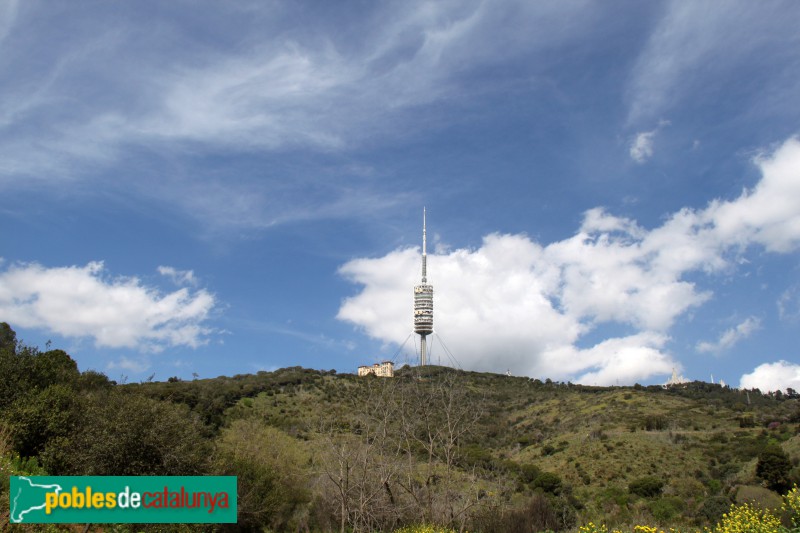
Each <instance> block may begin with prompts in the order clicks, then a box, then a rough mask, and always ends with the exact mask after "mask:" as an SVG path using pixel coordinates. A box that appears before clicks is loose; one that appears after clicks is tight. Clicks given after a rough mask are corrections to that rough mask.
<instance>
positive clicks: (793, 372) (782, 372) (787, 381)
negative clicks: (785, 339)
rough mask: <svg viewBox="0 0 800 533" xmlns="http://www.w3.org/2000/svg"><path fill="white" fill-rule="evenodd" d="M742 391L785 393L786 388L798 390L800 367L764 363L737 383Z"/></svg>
mask: <svg viewBox="0 0 800 533" xmlns="http://www.w3.org/2000/svg"><path fill="white" fill-rule="evenodd" d="M739 387H740V388H742V389H759V390H761V391H762V392H767V391H777V390H781V391H785V390H786V389H787V388H791V389H795V390H800V365H798V364H795V363H789V362H787V361H783V360H781V361H778V362H777V363H764V364H762V365H759V366H757V367H756V368H755V370H753V371H752V372H751V373H749V374H745V375H743V376H742V379H741V380H740V381H739Z"/></svg>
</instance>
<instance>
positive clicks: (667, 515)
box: [649, 497, 686, 524]
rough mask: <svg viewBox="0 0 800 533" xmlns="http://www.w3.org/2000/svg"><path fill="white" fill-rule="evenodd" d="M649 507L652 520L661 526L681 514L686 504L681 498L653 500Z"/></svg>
mask: <svg viewBox="0 0 800 533" xmlns="http://www.w3.org/2000/svg"><path fill="white" fill-rule="evenodd" d="M649 507H650V512H651V513H653V518H655V519H656V520H657V521H658V522H660V523H662V524H663V523H665V522H668V521H670V520H672V519H673V518H675V517H676V516H678V515H679V514H680V513H682V512H683V510H684V509H685V508H686V504H685V503H684V501H683V499H682V498H677V497H671V498H661V499H659V500H655V501H653V502H651V503H650V505H649Z"/></svg>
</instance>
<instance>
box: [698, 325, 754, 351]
mask: <svg viewBox="0 0 800 533" xmlns="http://www.w3.org/2000/svg"><path fill="white" fill-rule="evenodd" d="M760 327H761V320H759V319H758V318H756V317H753V316H751V317H747V318H746V319H745V320H744V321H743V322H741V323H739V324H737V325H736V327H733V328H730V329H727V330H725V332H724V333H722V335H720V337H719V339H717V340H716V341H715V342H708V341H702V342H699V343H697V346H696V347H695V349H696V350H697V351H698V352H700V353H713V354H719V353H721V352H724V351H726V350H729V349H730V348H733V347H734V346H735V345H736V344H737V343H738V342H739V341H741V340H742V339H746V338H747V337H749V336H750V335H752V334H753V333H754V332H755V331H758V329H759V328H760Z"/></svg>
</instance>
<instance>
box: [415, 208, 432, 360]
mask: <svg viewBox="0 0 800 533" xmlns="http://www.w3.org/2000/svg"><path fill="white" fill-rule="evenodd" d="M426 218H427V215H426V210H425V208H424V207H423V208H422V282H421V283H420V284H419V285H415V286H414V332H415V333H416V334H417V335H419V336H420V358H419V364H420V366H425V365H426V364H428V353H427V352H428V350H427V344H426V342H425V341H426V339H425V337H427V336H428V335H429V334H431V333H433V286H431V285H428V250H427V246H428V236H427V228H426V224H427V220H426Z"/></svg>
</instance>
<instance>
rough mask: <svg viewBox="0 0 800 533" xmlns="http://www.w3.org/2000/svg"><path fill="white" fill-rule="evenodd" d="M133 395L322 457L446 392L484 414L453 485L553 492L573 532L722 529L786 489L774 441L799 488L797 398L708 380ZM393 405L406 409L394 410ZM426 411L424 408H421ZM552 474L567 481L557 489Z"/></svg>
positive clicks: (265, 387)
mask: <svg viewBox="0 0 800 533" xmlns="http://www.w3.org/2000/svg"><path fill="white" fill-rule="evenodd" d="M443 384H444V385H446V386H447V387H448V389H449V390H448V392H447V393H446V396H447V397H446V398H445V397H443V396H442V393H441V391H439V390H438V388H439V387H440V386H441V385H443ZM127 387H128V388H130V389H134V390H136V391H137V392H138V393H142V394H146V395H149V396H151V397H154V398H159V399H162V400H165V399H169V400H171V401H178V402H185V403H187V404H188V405H189V406H190V407H193V408H194V409H196V410H198V412H199V413H201V414H203V416H204V417H205V418H206V419H207V420H209V421H213V420H217V421H222V424H223V425H225V424H231V423H232V422H234V421H237V420H258V421H259V423H263V424H265V425H268V426H271V427H274V428H277V429H279V430H280V431H281V432H283V433H284V434H286V435H289V436H291V437H292V438H295V439H298V440H299V441H300V442H302V443H303V444H304V445H305V446H307V447H308V448H309V449H313V448H314V445H315V443H319V442H321V441H324V440H325V439H328V441H326V442H329V435H328V434H327V433H326V429H325V428H330V427H331V426H336V427H338V428H339V430H338V431H339V432H340V433H348V434H350V435H353V434H355V435H356V436H360V437H362V438H366V439H369V438H370V435H369V430H368V429H367V428H366V426H367V425H368V424H369V421H372V423H373V424H374V425H379V424H377V423H376V419H375V417H374V416H373V414H372V413H371V412H372V410H373V409H388V410H391V409H402V407H398V405H401V404H403V403H404V402H408V401H409V396H416V397H418V396H420V395H426V394H430V393H431V391H434V393H433V394H432V395H431V396H430V397H431V398H432V400H433V401H432V404H431V405H430V408H431V410H435V409H436V408H437V407H442V406H443V405H444V403H443V402H442V400H447V401H451V400H453V401H457V402H460V403H461V406H457V407H456V409H455V411H454V412H456V414H458V415H459V416H462V417H464V413H463V412H462V411H467V413H468V415H469V417H472V418H470V422H471V423H470V424H465V425H469V427H468V428H466V430H465V431H464V433H463V435H459V438H458V439H457V443H456V444H455V445H454V447H455V448H457V449H456V450H454V451H453V454H454V456H455V458H454V460H453V469H454V471H455V472H457V473H458V474H459V475H464V476H466V477H470V476H472V477H470V479H466V477H465V478H464V479H460V480H459V481H458V482H457V483H454V485H458V487H459V490H467V488H466V487H467V486H469V487H471V488H473V489H474V488H475V487H481V488H478V489H477V490H478V491H480V490H485V491H487V492H491V493H492V494H493V495H495V496H496V500H495V501H493V502H491V505H489V506H490V507H492V506H496V507H497V508H502V509H503V512H511V511H510V510H511V509H516V508H522V507H524V505H525V504H526V503H527V502H528V501H529V500H530V498H531V497H532V496H533V494H534V493H536V492H537V491H538V492H544V493H545V494H547V495H548V496H549V497H550V498H551V501H550V503H553V504H554V506H555V507H558V506H561V507H562V509H561V510H562V515H563V514H564V509H566V514H567V515H570V516H571V518H569V519H567V521H566V522H567V523H566V524H563V525H564V526H569V525H571V524H574V523H583V522H585V521H587V520H595V521H598V520H602V521H605V522H606V523H608V524H612V525H613V524H624V523H629V522H631V521H632V520H634V519H637V518H641V519H643V520H645V521H650V522H653V521H656V522H659V523H662V524H696V525H701V524H707V523H710V522H713V521H715V520H717V519H718V517H719V515H720V514H721V512H723V511H724V510H726V509H727V507H728V505H729V503H730V502H731V501H735V500H736V499H737V497H738V498H740V499H741V498H756V499H760V500H763V501H765V502H769V503H775V501H777V500H776V498H775V495H774V493H771V492H770V491H768V490H766V489H764V488H762V487H761V485H763V481H762V480H760V479H757V478H756V476H755V463H756V460H757V457H758V456H759V454H760V453H762V452H763V451H764V450H766V449H768V448H769V447H771V446H780V447H782V448H783V449H784V450H786V452H788V454H789V456H790V458H791V460H792V461H793V470H792V472H791V476H792V477H793V479H795V480H796V479H797V478H798V472H799V471H798V468H797V464H798V459H800V436H798V428H799V427H800V425H798V423H799V422H800V401H798V399H797V398H785V397H782V396H779V397H775V396H765V395H762V394H760V393H759V392H758V391H737V390H732V389H729V388H723V387H720V386H719V385H711V384H707V383H701V382H695V383H690V384H687V385H685V386H683V387H679V388H671V389H663V388H661V387H655V386H651V387H641V386H638V385H637V386H634V387H587V386H579V385H571V384H561V383H552V382H550V381H549V380H548V381H547V382H541V381H539V380H533V379H528V378H520V377H507V376H503V375H496V374H488V373H476V372H463V371H454V370H452V369H448V368H443V367H433V366H431V367H427V368H425V369H419V368H414V369H411V368H404V369H401V370H400V371H399V372H398V375H397V377H395V378H394V379H379V378H373V377H368V378H357V377H355V376H353V375H348V374H340V375H336V374H333V373H329V372H316V371H313V370H307V369H301V368H289V369H282V370H279V371H276V372H272V373H259V374H258V375H255V376H237V377H235V378H216V379H213V380H200V381H195V382H185V383H152V384H141V385H129V386H127ZM211 391H217V392H216V394H214V393H212V392H211ZM237 395H241V398H239V399H238V400H237V399H236V398H237ZM212 397H213V398H218V399H219V398H225V404H224V405H229V407H227V409H225V410H224V411H220V410H219V409H220V408H221V405H223V404H217V411H218V413H219V414H221V415H222V417H221V418H219V416H218V413H217V412H213V413H210V412H209V411H208V409H209V407H208V406H209V402H208V399H209V398H212ZM387 398H389V399H390V400H387ZM392 402H394V404H396V405H395V406H394V407H392V406H390V405H389V406H387V404H388V403H392ZM462 407H463V408H464V409H462ZM413 409H416V411H415V412H417V413H419V406H414V407H413ZM392 413H393V416H397V415H396V413H395V412H394V411H392ZM439 415H441V413H439ZM426 416H427V415H426ZM464 418H465V419H464V420H463V421H464V422H466V418H468V417H464ZM365 420H366V422H365ZM440 422H441V420H440ZM402 424H403V422H402V421H399V420H396V419H395V420H389V421H387V424H386V425H387V427H388V428H390V430H393V431H395V432H397V433H398V434H400V433H402V432H403V428H402V427H401V426H402ZM362 426H363V432H360V431H359V430H360V429H361V428H362ZM767 427H770V428H771V429H767ZM398 455H403V454H402V453H399V454H398ZM543 473H550V474H555V477H552V479H551V480H550V484H549V485H548V484H547V483H546V482H547V479H542V478H546V477H547V476H543V475H542V474H543ZM467 474H468V475H467ZM787 474H789V472H787ZM647 478H656V479H658V480H662V481H663V482H664V485H663V487H661V490H660V491H658V495H657V497H653V498H646V497H641V496H638V495H636V494H632V493H631V492H630V490H629V487H630V485H631V483H634V482H635V481H637V480H642V479H647ZM537 480H538V481H537ZM554 484H555V485H558V486H556V487H554V486H552V485H554ZM476 507H478V506H476ZM492 508H493V509H494V511H497V508H495V507H492Z"/></svg>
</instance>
